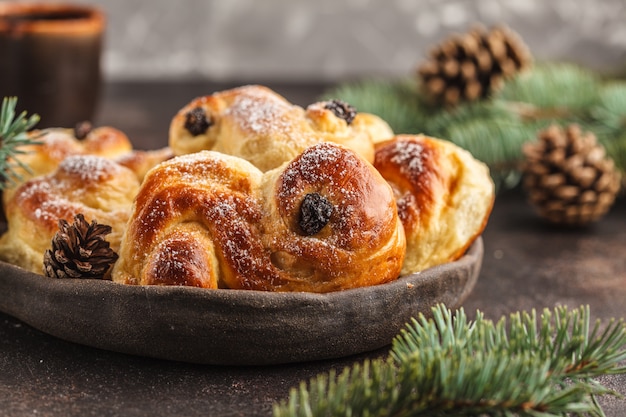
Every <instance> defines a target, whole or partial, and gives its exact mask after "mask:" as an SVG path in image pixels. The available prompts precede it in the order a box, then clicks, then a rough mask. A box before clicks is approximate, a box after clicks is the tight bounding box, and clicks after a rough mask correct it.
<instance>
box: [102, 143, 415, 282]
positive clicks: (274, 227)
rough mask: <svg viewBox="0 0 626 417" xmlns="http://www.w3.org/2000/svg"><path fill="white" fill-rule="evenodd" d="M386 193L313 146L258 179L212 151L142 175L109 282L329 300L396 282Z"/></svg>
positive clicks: (252, 170)
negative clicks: (303, 294) (331, 295)
mask: <svg viewBox="0 0 626 417" xmlns="http://www.w3.org/2000/svg"><path fill="white" fill-rule="evenodd" d="M404 253H405V239H404V231H403V229H402V224H401V223H400V221H399V219H398V216H397V213H396V210H395V200H394V197H393V193H392V190H391V188H390V186H389V185H388V184H387V182H386V181H385V180H384V179H383V178H382V177H381V176H380V174H379V173H378V172H377V171H376V170H375V169H374V168H373V167H372V165H371V164H370V163H369V162H367V161H365V160H364V159H363V158H361V157H360V156H359V155H358V154H356V153H355V152H353V151H352V150H350V149H347V148H346V147H344V146H341V145H336V144H332V143H321V144H317V145H314V146H312V147H310V148H307V149H306V150H305V151H304V152H303V153H301V154H300V155H298V156H297V157H295V158H294V159H293V160H292V161H290V162H288V163H286V164H284V165H283V166H281V167H279V168H277V169H275V170H271V171H268V172H266V173H263V172H262V171H261V170H259V169H258V168H256V167H255V166H253V165H252V164H251V163H249V162H247V161H245V160H243V159H241V158H238V157H234V156H229V155H225V154H223V153H219V152H215V151H201V152H197V153H194V154H189V155H184V156H179V157H176V158H173V159H171V160H169V161H166V162H164V163H162V164H160V165H158V166H157V167H155V168H154V169H152V170H151V171H150V172H148V174H147V176H146V178H145V180H144V183H143V184H142V187H141V189H140V191H139V193H138V196H137V199H136V202H135V205H134V208H133V213H132V215H131V218H130V221H129V224H128V228H127V231H126V234H125V236H124V239H123V241H122V244H121V248H120V253H119V255H120V258H119V260H118V261H117V263H116V264H115V266H114V269H113V272H112V277H113V280H114V281H117V282H121V283H126V284H141V285H189V286H197V287H204V288H232V289H250V290H265V291H310V292H327V291H336V290H342V289H348V288H355V287H359V286H365V285H374V284H380V283H384V282H388V281H391V280H394V279H396V278H397V277H398V276H399V273H400V268H401V266H402V262H403V259H404Z"/></svg>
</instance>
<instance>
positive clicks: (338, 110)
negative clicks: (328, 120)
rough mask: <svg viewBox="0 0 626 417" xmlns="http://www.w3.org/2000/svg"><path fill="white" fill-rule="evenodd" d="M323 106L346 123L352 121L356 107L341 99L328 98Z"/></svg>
mask: <svg viewBox="0 0 626 417" xmlns="http://www.w3.org/2000/svg"><path fill="white" fill-rule="evenodd" d="M324 108H326V109H328V110H330V111H332V112H333V113H335V116H337V117H339V118H340V119H343V120H345V121H346V123H348V124H350V123H352V121H353V120H354V118H355V117H356V109H355V108H354V107H353V106H351V105H349V104H348V103H345V102H343V101H341V100H330V101H329V102H328V103H326V105H325V106H324Z"/></svg>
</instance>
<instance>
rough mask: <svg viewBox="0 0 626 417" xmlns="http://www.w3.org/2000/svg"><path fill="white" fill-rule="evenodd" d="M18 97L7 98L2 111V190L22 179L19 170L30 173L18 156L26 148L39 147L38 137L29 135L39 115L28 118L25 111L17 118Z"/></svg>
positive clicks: (0, 184) (0, 152)
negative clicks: (30, 146)
mask: <svg viewBox="0 0 626 417" xmlns="http://www.w3.org/2000/svg"><path fill="white" fill-rule="evenodd" d="M16 106H17V97H5V98H4V99H3V100H2V108H1V109H0V189H4V188H6V187H7V186H10V185H12V184H14V183H15V181H16V180H19V179H20V178H21V176H20V174H19V172H18V169H22V170H25V171H26V172H30V169H29V168H28V166H27V165H26V164H24V163H23V162H21V161H20V160H19V158H16V156H17V155H20V154H24V153H26V152H27V151H25V150H23V147H24V146H27V145H37V144H40V143H41V142H40V141H39V140H38V136H32V135H29V134H28V131H29V130H30V129H32V128H33V127H34V126H35V125H36V124H37V123H38V122H39V115H37V114H32V115H30V116H28V117H27V115H26V112H25V111H23V112H21V113H20V114H19V115H17V116H16V111H15V108H16Z"/></svg>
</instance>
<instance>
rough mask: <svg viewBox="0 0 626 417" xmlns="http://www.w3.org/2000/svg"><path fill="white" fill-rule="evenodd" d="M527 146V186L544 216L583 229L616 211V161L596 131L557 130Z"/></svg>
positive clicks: (569, 128) (529, 196) (549, 129)
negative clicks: (582, 227)
mask: <svg viewBox="0 0 626 417" xmlns="http://www.w3.org/2000/svg"><path fill="white" fill-rule="evenodd" d="M538 139H539V140H538V141H536V142H529V143H527V144H526V145H525V147H524V155H525V157H526V160H525V162H524V165H523V168H522V174H523V178H524V180H523V185H524V188H525V189H526V192H527V194H528V199H529V201H530V203H531V204H532V205H533V206H534V207H535V208H536V209H537V211H538V212H539V214H540V215H541V216H542V217H544V218H546V219H548V220H549V221H551V222H553V223H557V224H564V225H573V226H582V225H585V224H589V223H591V222H593V221H596V220H598V219H599V218H601V217H602V216H603V215H604V214H606V212H607V211H608V210H609V209H610V207H611V205H612V204H613V202H614V201H615V197H616V195H617V192H618V191H619V188H620V174H619V171H618V170H617V169H616V168H615V165H614V163H613V160H611V159H610V158H608V157H606V156H605V150H604V147H603V146H602V145H601V144H599V143H597V141H596V137H595V135H594V134H593V133H591V132H582V131H581V130H580V128H579V127H578V126H577V125H570V126H568V127H567V128H566V129H562V128H561V127H559V126H556V125H553V126H551V127H549V128H548V129H545V130H543V131H541V132H540V133H539V135H538Z"/></svg>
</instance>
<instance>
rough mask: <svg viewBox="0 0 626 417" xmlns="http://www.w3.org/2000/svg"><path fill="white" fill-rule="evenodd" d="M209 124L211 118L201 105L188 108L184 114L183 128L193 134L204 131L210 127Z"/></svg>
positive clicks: (199, 133) (196, 134)
mask: <svg viewBox="0 0 626 417" xmlns="http://www.w3.org/2000/svg"><path fill="white" fill-rule="evenodd" d="M211 124H212V122H211V120H210V119H209V118H207V115H206V112H205V111H204V109H203V108H202V107H196V108H195V109H192V110H189V111H188V112H187V114H186V115H185V129H187V131H188V132H189V133H191V134H192V135H193V136H198V135H201V134H203V133H205V132H206V131H207V129H208V128H209V127H211Z"/></svg>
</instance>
